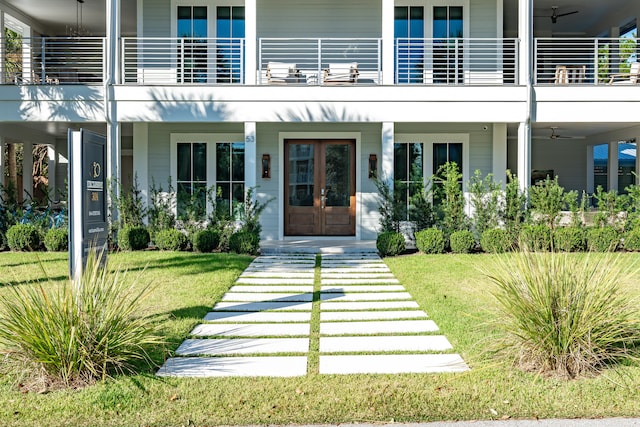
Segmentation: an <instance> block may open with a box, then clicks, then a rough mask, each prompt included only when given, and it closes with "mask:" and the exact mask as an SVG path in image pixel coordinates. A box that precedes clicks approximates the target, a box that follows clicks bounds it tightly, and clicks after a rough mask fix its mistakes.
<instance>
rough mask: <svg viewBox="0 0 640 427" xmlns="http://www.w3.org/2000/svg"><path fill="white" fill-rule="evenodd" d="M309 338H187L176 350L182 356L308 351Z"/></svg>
mask: <svg viewBox="0 0 640 427" xmlns="http://www.w3.org/2000/svg"><path fill="white" fill-rule="evenodd" d="M308 351H309V338H217V339H206V338H205V339H186V340H184V341H183V342H182V344H180V347H178V349H177V350H176V355H180V356H205V355H206V356H216V355H223V354H268V353H306V352H308Z"/></svg>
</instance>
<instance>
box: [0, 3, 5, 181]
mask: <svg viewBox="0 0 640 427" xmlns="http://www.w3.org/2000/svg"><path fill="white" fill-rule="evenodd" d="M1 15H2V14H1V13H0V16H1ZM4 167H5V160H4V137H3V136H0V186H3V185H4V184H5V182H4Z"/></svg>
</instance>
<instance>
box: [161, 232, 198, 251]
mask: <svg viewBox="0 0 640 427" xmlns="http://www.w3.org/2000/svg"><path fill="white" fill-rule="evenodd" d="M154 243H155V244H156V247H157V248H158V249H160V250H162V251H184V250H186V249H187V247H188V246H189V239H188V238H187V236H186V235H185V234H184V233H182V232H180V231H179V230H176V229H175V228H167V229H165V230H160V231H158V232H157V233H156V236H155V239H154Z"/></svg>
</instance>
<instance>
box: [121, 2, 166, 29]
mask: <svg viewBox="0 0 640 427" xmlns="http://www.w3.org/2000/svg"><path fill="white" fill-rule="evenodd" d="M129 1H133V0H129ZM142 19H143V23H142V27H143V28H144V37H170V36H171V25H172V23H171V0H145V1H144V6H143V12H142Z"/></svg>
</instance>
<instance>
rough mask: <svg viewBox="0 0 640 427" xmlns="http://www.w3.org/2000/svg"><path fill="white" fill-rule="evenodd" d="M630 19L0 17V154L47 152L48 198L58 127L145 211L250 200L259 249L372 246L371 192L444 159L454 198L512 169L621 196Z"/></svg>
mask: <svg viewBox="0 0 640 427" xmlns="http://www.w3.org/2000/svg"><path fill="white" fill-rule="evenodd" d="M638 16H640V2H638V1H637V0H592V1H589V2H571V1H570V0H352V1H338V0H315V1H311V0H268V1H267V0H84V1H83V0H29V1H26V0H0V25H2V26H3V28H4V32H3V42H2V49H1V50H0V70H1V73H2V78H1V82H2V85H0V105H1V106H2V108H0V138H1V139H0V145H2V146H4V145H6V144H8V143H21V144H24V146H25V152H27V151H26V150H27V149H29V148H30V147H31V146H32V145H33V144H47V145H48V147H49V167H50V186H53V187H56V186H57V187H62V186H64V180H65V177H66V173H67V164H66V158H67V153H66V150H67V149H66V144H67V142H66V135H67V129H69V128H72V129H77V128H85V129H90V130H94V131H96V132H99V133H102V134H105V135H106V136H107V142H108V147H109V148H108V152H109V160H110V167H109V174H110V177H111V178H114V179H118V180H119V181H121V182H124V183H131V182H132V180H133V179H134V176H135V177H137V182H138V186H139V188H140V189H141V190H142V195H143V197H144V198H145V200H146V201H147V202H148V199H149V197H150V192H151V189H152V188H154V187H156V186H163V187H164V188H165V189H167V188H168V187H169V185H170V186H171V187H173V188H174V189H176V190H177V191H178V192H181V193H182V194H186V195H187V196H192V195H195V194H196V193H198V192H199V191H201V190H203V189H206V188H211V187H215V188H216V191H217V195H218V199H219V204H221V205H224V204H225V203H226V204H227V205H228V206H232V205H233V203H234V202H237V201H241V200H242V198H243V197H244V194H245V192H246V190H247V189H248V188H252V187H255V188H256V197H257V198H258V200H261V201H266V200H269V199H272V201H271V202H270V203H269V205H268V206H267V208H266V210H265V211H264V212H263V214H262V216H261V221H262V238H263V239H274V240H286V239H293V238H299V237H300V236H305V237H313V238H316V237H318V238H323V237H336V236H339V237H340V238H346V239H355V240H370V239H375V237H376V235H377V233H378V231H379V214H378V203H377V200H378V197H377V190H376V185H375V178H376V177H385V178H393V179H394V180H396V181H399V182H403V183H405V184H406V186H405V187H406V191H407V198H408V197H409V196H410V195H411V192H412V191H413V189H414V188H419V187H420V185H423V184H425V183H426V182H427V181H428V180H429V179H430V177H431V176H432V174H433V173H435V172H436V171H437V169H438V168H439V166H440V165H442V164H444V163H446V162H447V161H455V162H456V163H457V164H458V165H459V166H460V167H461V169H462V173H463V187H464V186H466V182H467V181H468V179H469V178H470V177H471V176H472V175H473V173H474V171H475V170H480V171H481V172H482V173H483V175H484V174H488V173H492V174H493V175H494V177H495V179H496V180H498V181H501V182H502V183H504V182H506V171H507V170H511V171H512V172H514V173H515V174H516V175H517V176H518V178H519V180H520V184H521V186H522V187H527V186H528V185H530V184H531V182H532V179H535V177H536V176H538V175H540V174H545V173H551V174H552V175H557V176H558V179H559V182H560V184H561V185H562V186H564V187H565V188H566V189H567V190H579V191H583V190H584V191H586V192H587V193H592V192H593V191H594V189H595V187H596V185H598V184H604V186H605V187H606V188H609V189H619V190H620V191H623V190H624V187H623V182H626V181H625V180H626V179H627V178H625V177H624V174H621V173H620V168H619V165H618V145H619V144H620V143H625V144H635V143H636V141H639V140H640V120H639V119H638V117H639V116H638V113H637V112H638V110H639V108H640V84H638V83H640V82H639V81H638V77H639V76H638V74H639V73H640V65H636V64H638V59H637V50H638V46H637V42H636V41H637V26H636V22H637V17H638ZM16 40H17V44H16ZM16 64H17V65H16ZM602 144H606V145H608V147H609V148H608V154H609V156H608V158H607V160H606V165H607V167H606V168H604V175H603V174H602V170H603V168H602V167H601V166H597V162H596V161H595V159H594V152H595V148H594V147H596V146H600V145H602ZM3 152H4V149H3ZM0 159H2V160H0V162H5V161H6V160H5V159H4V157H3V156H0ZM636 159H637V157H636ZM30 161H32V160H30V159H25V165H27V166H28V164H29V162H30ZM0 166H2V167H4V165H0ZM634 171H635V172H638V171H640V168H639V167H638V162H637V160H636V162H635V168H634ZM633 179H635V178H633ZM23 186H24V188H25V189H31V186H32V182H30V179H29V178H28V177H25V178H24V180H23ZM403 188H404V187H403ZM178 199H179V200H178V206H177V207H176V209H178V210H179V209H181V206H180V205H181V202H180V197H179V198H178ZM187 199H188V197H187ZM187 199H184V200H187ZM185 203H186V202H185ZM230 209H231V208H230Z"/></svg>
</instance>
